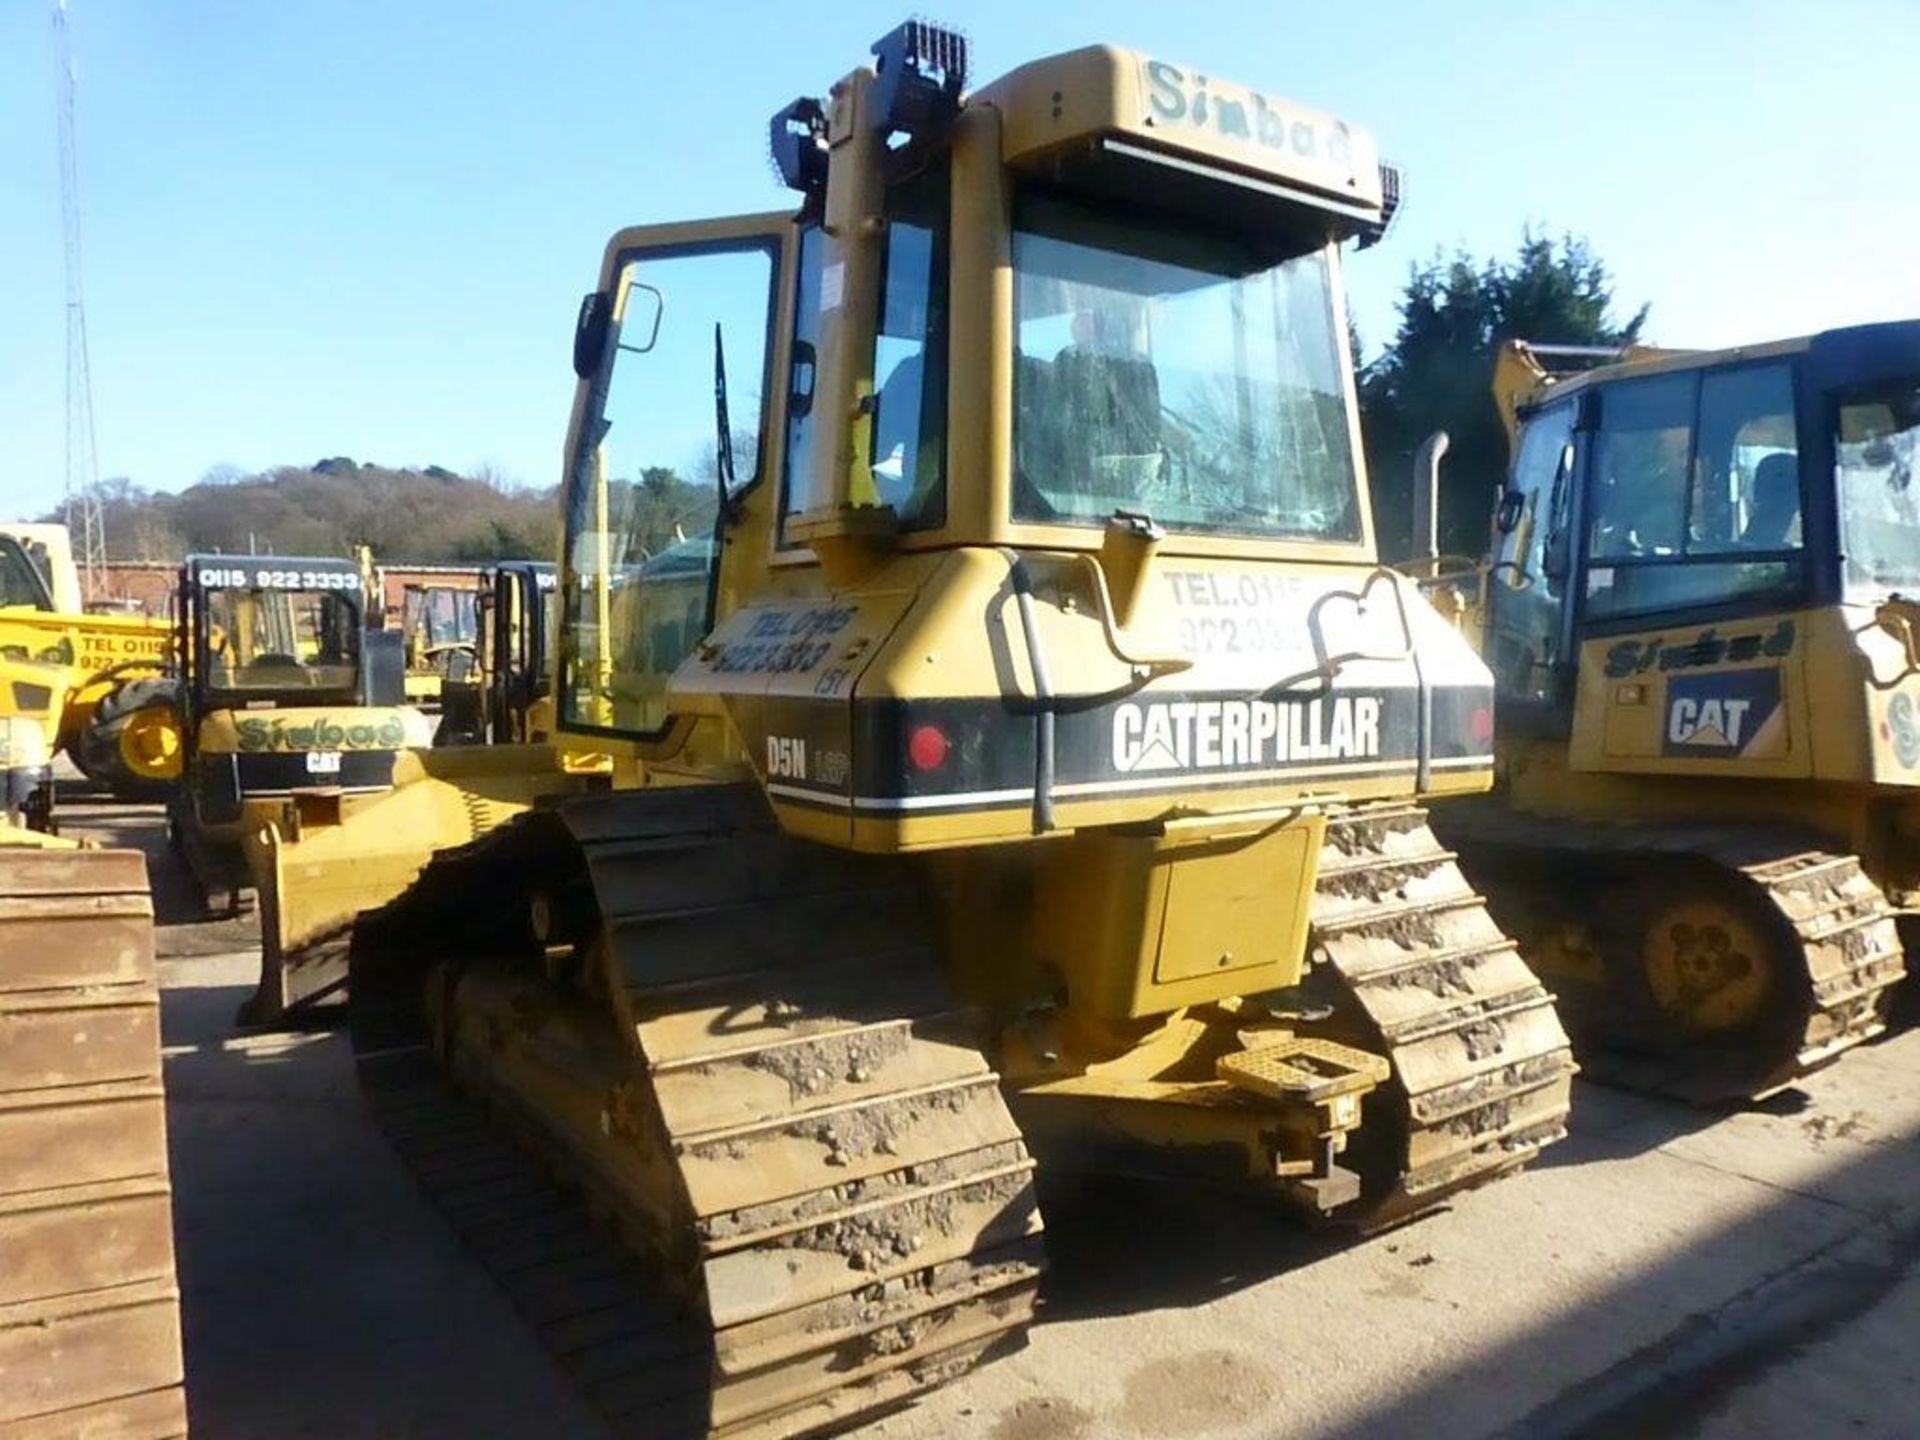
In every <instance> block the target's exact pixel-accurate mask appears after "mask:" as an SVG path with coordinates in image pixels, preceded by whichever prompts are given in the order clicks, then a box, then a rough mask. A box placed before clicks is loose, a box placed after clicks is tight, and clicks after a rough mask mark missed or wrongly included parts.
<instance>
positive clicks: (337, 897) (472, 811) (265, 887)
mask: <svg viewBox="0 0 1920 1440" xmlns="http://www.w3.org/2000/svg"><path fill="white" fill-rule="evenodd" d="M365 568H366V567H363V570H364V569H365ZM552 583H553V567H551V566H537V565H533V564H531V563H521V564H508V565H502V566H499V567H497V569H496V571H495V574H494V577H493V581H492V587H491V589H490V591H489V592H488V593H485V594H482V595H480V596H479V597H478V598H479V599H480V600H481V601H482V602H483V608H482V609H481V611H480V614H481V616H482V618H483V619H484V620H485V621H486V622H487V624H486V626H485V627H484V628H482V629H480V630H478V631H477V632H476V639H477V640H478V642H479V657H478V660H477V662H475V663H472V664H469V663H463V661H462V659H461V658H459V657H455V658H454V663H453V666H452V673H451V674H450V676H449V684H450V686H451V687H452V688H451V690H450V691H449V692H448V694H447V701H446V704H445V706H443V710H442V714H441V717H440V722H439V727H438V729H437V730H436V731H435V732H434V735H433V737H432V738H433V742H434V746H435V748H433V749H424V748H420V746H421V744H422V739H421V737H420V736H419V735H418V734H415V735H413V736H412V737H410V738H409V740H408V742H407V743H408V745H409V746H410V747H413V748H409V749H407V750H405V751H403V752H401V753H399V754H397V755H396V756H395V757H394V761H393V766H392V771H391V778H390V784H389V785H388V786H386V787H383V788H382V789H381V790H380V791H378V792H368V793H365V794H362V795H360V796H359V797H358V798H357V799H355V800H354V801H353V802H352V803H341V800H340V798H339V797H337V796H335V795H334V794H332V793H330V792H329V791H328V789H327V788H326V787H324V786H313V787H308V788H302V789H299V790H296V791H293V792H290V793H289V794H287V795H286V796H285V797H284V798H277V799H274V800H272V801H271V802H270V803H267V804H264V805H262V806H259V807H256V808H255V809H254V811H253V813H252V814H251V816H250V823H249V824H248V826H247V827H246V830H245V833H244V835H243V836H242V850H243V853H244V857H245V861H246V871H247V874H248V877H249V879H250V881H251V883H252V885H253V888H254V889H255V890H256V892H257V893H258V895H259V900H260V943H261V970H260V982H259V985H258V987H257V988H256V990H255V993H254V995H253V996H252V997H251V998H249V999H248V1001H247V1002H246V1004H245V1005H243V1006H242V1008H241V1011H240V1022H241V1023H242V1024H244V1025H249V1026H277V1025H288V1024H293V1023H306V1022H308V1021H312V1020H315V1019H320V1018H324V1017H325V1016H327V1015H329V1014H337V1013H339V1011H338V1006H339V1002H340V1001H341V1000H343V999H344V998H345V995H344V988H343V987H344V982H345V980H346V952H347V941H348V937H349V935H350V932H351V929H352V925H353V920H354V917H355V916H356V915H357V914H358V913H359V912H360V911H362V910H367V909H371V908H374V907H376V906H379V905H382V904H385V903H386V902H387V901H389V900H391V899H392V898H393V897H394V896H396V895H398V894H400V893H401V892H402V891H404V890H405V889H406V887H407V886H408V885H409V884H411V883H412V881H413V879H414V877H415V876H417V875H418V874H419V872H420V869H421V867H422V866H424V865H425V864H426V863H427V860H428V859H429V857H430V856H432V855H433V853H434V852H435V851H438V850H446V849H451V848H454V847H457V846H461V845H465V844H467V843H469V842H470V841H472V840H474V839H475V838H477V837H478V836H480V835H482V834H484V833H486V832H487V831H488V830H490V829H492V828H493V827H494V826H496V825H498V824H500V823H501V822H503V821H505V820H507V819H509V818H511V817H513V816H515V815H518V814H521V813H522V812H524V811H525V810H526V809H527V808H528V807H529V806H531V805H533V804H534V803H535V802H536V801H538V800H540V799H541V798H543V797H557V796H562V795H569V794H574V793H577V792H579V791H580V790H581V789H582V788H584V787H585V786H587V785H588V784H590V783H593V782H592V781H591V779H590V778H589V777H591V776H592V775H594V774H597V773H602V772H604V770H605V768H606V765H605V760H604V757H599V758H598V759H597V761H596V758H595V757H574V756H563V755H560V754H559V753H557V752H556V751H555V750H554V748H553V746H552V745H551V743H550V739H551V729H552V701H551V699H550V698H548V695H547V685H546V680H545V674H544V669H543V667H544V664H545V657H546V656H547V654H548V653H550V652H549V650H548V634H549V631H550V629H551V626H550V624H549V622H548V620H547V618H546V617H547V616H548V614H549V613H550V612H549V608H548V607H547V605H546V604H545V603H544V599H543V597H544V594H545V591H546V590H548V589H551V586H552ZM398 639H399V636H398V633H397V632H386V633H385V634H384V635H383V634H380V633H379V632H374V633H373V635H372V637H371V638H370V639H369V643H370V644H371V643H379V642H380V641H387V640H393V641H397V640H398ZM409 713H414V712H409ZM423 723H424V722H423ZM476 742H484V743H476ZM323 1007H324V1008H323Z"/></svg>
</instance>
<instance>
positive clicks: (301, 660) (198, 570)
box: [178, 556, 363, 715]
mask: <svg viewBox="0 0 1920 1440" xmlns="http://www.w3.org/2000/svg"><path fill="white" fill-rule="evenodd" d="M362 605H363V600H362V595H361V590H360V572H359V570H358V569H357V568H355V567H354V566H353V565H352V564H351V563H350V562H347V561H343V560H301V559H280V558H278V557H276V558H274V559H271V560H258V559H245V560H242V559H238V558H236V557H233V556H195V557H192V558H190V559H189V560H188V561H187V563H186V565H185V566H184V567H183V568H182V570H181V578H180V605H179V611H178V615H179V620H178V623H179V625H180V627H181V631H182V633H181V635H180V637H179V642H178V644H179V650H180V653H181V654H183V655H185V656H186V657H187V662H186V675H187V682H188V683H187V694H188V699H189V704H190V706H191V707H192V709H193V711H194V712H195V713H197V714H201V715H204V714H207V713H209V712H211V711H215V710H223V709H258V708H270V707H273V706H276V705H295V704H298V705H308V704H326V703H334V704H352V703H355V702H356V701H357V700H358V699H359V695H360V677H361V667H360V642H361V635H362V630H363V623H362V614H363V610H362Z"/></svg>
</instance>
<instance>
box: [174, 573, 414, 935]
mask: <svg viewBox="0 0 1920 1440" xmlns="http://www.w3.org/2000/svg"><path fill="white" fill-rule="evenodd" d="M363 594H364V592H363V588H362V577H361V571H360V569H359V568H358V567H357V566H356V565H355V564H354V563H353V562H351V561H347V560H333V559H313V558H295V557H285V556H271V557H262V556H235V555H190V556H188V557H187V560H186V562H185V564H183V565H182V566H181V570H180V582H179V592H178V597H177V601H176V611H177V616H178V630H177V635H176V639H175V652H176V654H177V655H178V656H179V661H180V673H179V677H178V680H177V681H176V682H174V683H173V684H172V685H171V686H170V687H169V688H168V689H167V690H166V691H164V692H155V693H152V694H149V695H146V696H145V697H143V699H142V702H141V708H142V709H144V710H148V711H152V712H155V713H158V714H160V715H162V716H164V717H165V719H164V721H163V722H157V723H168V724H172V725H174V726H175V727H176V728H177V730H178V732H179V734H180V737H181V755H180V779H179V783H178V784H177V785H175V786H174V787H173V790H172V793H171V795H170V797H169V800H168V826H169V831H170V834H171V837H172V839H173V842H174V844H175V846H176V848H178V849H179V851H180V852H181V854H182V855H183V857H184V858H185V859H186V861H187V864H188V867H189V869H190V870H191V871H192V873H193V876H194V879H195V882H196V884H197V885H198V886H199V888H200V890H201V893H202V894H203V895H204V896H205V898H206V902H207V905H208V907H209V908H210V909H214V910H221V909H226V910H232V909H234V908H236V907H237V906H238V905H239V903H240V899H241V896H242V893H243V892H244V891H245V890H247V889H249V888H252V879H251V876H250V874H249V870H248V867H247V864H246V859H245V841H246V838H247V837H248V835H249V834H250V833H251V832H252V831H253V830H254V829H255V828H256V827H257V826H258V825H259V824H260V823H262V821H263V820H265V819H267V818H269V817H271V816H274V815H277V814H278V813H279V812H280V810H281V807H282V806H283V805H285V804H287V803H290V802H291V803H294V804H296V805H298V804H307V805H310V806H311V807H313V808H314V809H316V810H332V811H339V810H342V809H347V808H351V807H353V806H355V805H357V804H360V803H363V802H364V800H365V798H366V797H369V796H373V795H378V794H381V793H384V792H385V791H387V790H389V789H391V788H392V786H393V784H394V773H395V769H396V766H397V765H398V764H399V761H400V757H401V756H402V754H403V753H404V752H405V751H406V750H407V749H408V747H410V746H414V745H421V744H425V743H426V742H427V739H428V738H429V731H428V728H427V725H426V722H425V720H424V718H423V717H422V716H420V715H419V714H418V712H415V711H412V710H409V709H407V708H406V707H405V706H403V705H402V704H400V690H401V685H400V664H399V658H398V647H397V645H395V644H393V643H391V642H392V641H393V640H396V639H397V637H392V636H388V635H386V634H384V633H383V632H379V631H369V630H367V629H366V628H365V626H364V623H363V610H362V604H363Z"/></svg>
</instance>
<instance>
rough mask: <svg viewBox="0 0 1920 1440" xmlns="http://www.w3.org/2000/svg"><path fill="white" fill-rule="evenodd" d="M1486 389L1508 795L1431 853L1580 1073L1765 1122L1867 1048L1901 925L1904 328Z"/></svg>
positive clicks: (1485, 618) (1468, 813) (1460, 816)
mask: <svg viewBox="0 0 1920 1440" xmlns="http://www.w3.org/2000/svg"><path fill="white" fill-rule="evenodd" d="M1593 358H1598V359H1600V360H1602V361H1605V360H1606V358H1607V357H1604V356H1600V357H1593ZM1530 366H1532V367H1533V370H1534V373H1533V375H1532V377H1531V383H1530V384H1528V383H1526V382H1525V379H1524V377H1525V376H1526V374H1527V371H1528V368H1529V367H1530ZM1498 375H1499V378H1497V379H1496V388H1497V389H1500V390H1503V391H1504V392H1505V394H1506V395H1508V396H1512V397H1513V399H1514V403H1513V404H1512V412H1513V414H1514V418H1515V420H1516V422H1517V428H1516V429H1515V431H1514V432H1513V434H1514V446H1513V462H1512V471H1511V474H1510V475H1509V477H1508V479H1507V482H1506V484H1505V487H1504V489H1503V490H1502V492H1501V493H1500V496H1499V500H1498V504H1497V507H1496V513H1495V516H1494V524H1493V553H1492V556H1491V559H1490V561H1488V562H1486V563H1484V564H1483V565H1482V566H1481V567H1480V580H1479V584H1478V587H1477V593H1475V594H1474V595H1472V596H1471V597H1470V598H1469V600H1468V603H1467V606H1466V610H1467V613H1468V615H1469V617H1470V621H1469V628H1470V629H1475V630H1478V631H1480V632H1481V649H1482V652H1483V653H1484V655H1485V657H1486V659H1487V661H1488V663H1489V665H1490V666H1491V667H1492V670H1493V675H1494V683H1495V687H1496V693H1497V695H1498V717H1499V723H1498V729H1497V733H1498V736H1499V741H1498V745H1497V750H1498V753H1499V757H1500V764H1499V783H1498V788H1497V789H1496V791H1495V793H1494V795H1493V796H1492V797H1490V798H1488V799H1487V800H1483V801H1474V802H1466V803H1463V804H1461V805H1459V806H1449V807H1447V808H1445V809H1444V810H1443V811H1442V812H1441V813H1439V814H1438V815H1437V817H1436V821H1435V828H1436V829H1437V830H1438V831H1439V833H1440V834H1441V836H1442V838H1443V839H1445V840H1446V841H1447V843H1449V844H1450V845H1452V846H1454V847H1455V848H1457V849H1458V850H1459V851H1460V853H1461V856H1462V863H1463V864H1464V866H1465V868H1466V870H1467V874H1468V877H1469V878H1470V879H1471V880H1472V881H1473V882H1474V884H1475V885H1476V886H1478V887H1479V888H1480V889H1482V890H1483V891H1485V892H1486V894H1487V896H1488V900H1489V903H1490V904H1491V905H1492V906H1493V910H1494V913H1495V915H1496V916H1497V917H1498V918H1499V920H1500V922H1501V924H1502V926H1503V927H1504V928H1505V929H1507V930H1508V931H1509V932H1510V933H1512V934H1515V935H1516V936H1518V937H1519V938H1520V939H1521V942H1522V950H1523V953H1525V954H1526V955H1527V957H1528V959H1529V960H1530V961H1531V962H1532V963H1533V964H1534V965H1536V966H1537V967H1538V968H1540V969H1541V970H1542V971H1543V972H1544V973H1545V975H1546V976H1547V978H1548V979H1549V981H1550V983H1551V984H1552V985H1553V986H1554V988H1555V990H1556V992H1557V994H1558V995H1559V996H1560V998H1561V1002H1562V1008H1563V1011H1564V1013H1565V1014H1566V1016H1567V1018H1568V1023H1569V1025H1570V1026H1571V1027H1572V1028H1573V1029H1574V1033H1575V1038H1576V1040H1578V1041H1580V1042H1581V1044H1582V1046H1583V1049H1582V1061H1583V1063H1584V1064H1585V1065H1587V1067H1588V1068H1589V1069H1590V1070H1595V1071H1597V1072H1598V1073H1599V1074H1600V1075H1602V1076H1603V1077H1605V1078H1612V1079H1616V1080H1619V1081H1621V1082H1622V1083H1627V1084H1632V1085H1637V1086H1640V1087H1643V1088H1649V1089H1654V1090H1658V1091H1665V1092H1668V1093H1672V1094H1675V1095H1678V1096H1681V1097H1684V1098H1688V1099H1692V1100H1696V1101H1701V1102H1715V1101H1725V1100H1736V1099H1745V1098H1755V1097H1762V1096H1765V1095H1767V1094H1769V1093H1771V1092H1772V1091H1775V1090H1777V1089H1779V1088H1781V1087H1783V1086H1786V1085H1790V1084H1791V1083H1793V1082H1794V1081H1795V1080H1796V1079H1798V1078H1800V1077H1801V1076H1803V1075H1805V1074H1806V1073H1808V1072H1809V1071H1810V1070H1813V1069H1815V1068H1817V1067H1819V1066H1821V1065H1823V1064H1825V1063H1827V1062H1828V1061H1830V1060H1832V1059H1833V1058H1835V1057H1836V1056H1838V1055H1839V1054H1840V1053H1842V1052H1843V1051H1845V1050H1846V1049H1848V1048H1849V1047H1851V1046H1853V1045H1856V1044H1858V1043H1859V1042H1860V1041H1862V1040H1866V1039H1869V1038H1871V1037H1872V1036H1874V1035H1877V1034H1879V1033H1880V1031H1881V1030H1882V1028H1883V1025H1884V1013H1885V1009H1886V1002H1887V999H1888V990H1889V987H1891V986H1892V985H1894V983H1895V982H1896V981H1898V980H1899V979H1900V977H1901V975H1902V974H1903V971H1904V946H1903V943H1902V940H1901V934H1900V932H1901V929H1902V928H1903V927H1904V926H1905V925H1906V924H1907V917H1908V916H1909V915H1910V914H1911V913H1912V910H1913V906H1914V903H1915V900H1916V898H1920V768H1916V767H1920V739H1917V738H1915V737H1920V728H1916V726H1915V724H1914V723H1913V716H1914V712H1915V702H1916V699H1920V640H1917V639H1916V633H1917V632H1916V630H1915V620H1916V618H1920V610H1916V609H1915V604H1914V601H1913V600H1911V599H1910V598H1908V594H1909V592H1911V590H1912V589H1913V587H1915V586H1916V585H1920V510H1917V509H1916V504H1917V503H1920V502H1917V501H1916V499H1915V496H1914V494H1913V492H1912V491H1911V483H1912V477H1913V473H1914V467H1915V462H1916V460H1917V459H1920V323H1912V322H1909V323H1905V324H1887V325H1869V326H1862V327H1857V328H1853V329H1847V330H1835V331H1829V332H1827V333H1824V334H1820V335H1815V336H1812V337H1808V338H1803V339H1797V340H1789V341H1782V342H1779V343H1775V344H1767V345H1757V346H1749V347H1745V348H1741V349H1737V350H1726V351H1717V352H1650V353H1648V352H1643V353H1641V354H1640V355H1638V356H1635V357H1630V358H1626V359H1621V360H1617V361H1614V362H1612V363H1602V364H1600V365H1598V366H1597V367H1596V368H1588V369H1586V370H1585V371H1584V373H1574V374H1565V373H1563V374H1561V375H1558V376H1556V375H1555V374H1553V373H1551V372H1550V371H1549V370H1548V369H1547V368H1546V367H1545V366H1543V365H1539V364H1537V362H1536V361H1535V360H1534V351H1533V350H1531V349H1530V348H1529V347H1525V346H1511V345H1510V346H1509V347H1508V351H1507V355H1506V357H1505V358H1504V360H1503V368H1502V369H1501V371H1500V372H1498ZM1516 378H1519V379H1520V383H1518V384H1516V383H1515V382H1516ZM1516 392H1518V393H1517V394H1516ZM1503 408H1505V407H1504V406H1503ZM1464 563H1465V565H1468V566H1470V565H1471V564H1472V562H1464ZM1459 568H1460V567H1456V570H1458V569H1459ZM1465 588H1467V589H1469V590H1473V589H1474V588H1475V587H1473V586H1467V587H1465Z"/></svg>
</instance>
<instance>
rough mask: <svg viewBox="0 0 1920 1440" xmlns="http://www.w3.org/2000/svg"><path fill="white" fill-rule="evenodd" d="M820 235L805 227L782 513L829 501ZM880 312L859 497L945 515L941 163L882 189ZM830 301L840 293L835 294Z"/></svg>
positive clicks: (939, 517)
mask: <svg viewBox="0 0 1920 1440" xmlns="http://www.w3.org/2000/svg"><path fill="white" fill-rule="evenodd" d="M824 252H825V244H824V242H823V240H822V238H821V234H820V231H819V230H818V228H817V227H809V228H808V229H807V230H806V231H805V232H804V234H803V235H802V237H801V242H800V266H799V278H798V281H797V286H798V288H797V290H796V293H795V297H794V298H795V301H796V303H795V307H794V328H793V338H794V346H793V363H792V375H791V377H790V380H789V386H790V395H791V400H790V403H789V405H788V412H787V415H788V418H787V449H786V461H785V465H786V476H785V478H784V485H783V489H782V502H781V507H780V514H781V532H782V536H783V543H791V542H787V541H785V540H784V535H785V531H786V525H787V522H788V521H789V520H790V519H791V518H792V517H793V516H795V515H800V514H804V513H805V512H806V511H808V510H811V509H814V508H816V507H818V506H821V505H824V504H825V503H827V495H826V494H825V493H824V491H823V490H822V488H821V486H822V479H823V477H821V476H818V475H816V474H814V473H813V470H812V440H813V427H814V423H815V417H814V413H813V386H814V381H815V369H816V365H817V359H818V356H817V349H816V347H817V346H818V345H819V343H820V316H821V299H822V295H821V289H822V281H823V268H822V267H823V259H824ZM881 265H882V270H881V280H880V313H879V323H878V325H877V326H876V328H875V334H874V345H873V397H872V399H871V401H870V402H869V403H868V404H867V405H866V406H865V407H864V413H863V415H862V418H861V419H860V420H858V421H857V422H856V424H860V425H865V426H866V427H867V470H866V473H865V475H864V476H856V477H855V479H854V482H853V500H854V503H855V504H863V505H887V506H891V507H892V509H893V513H894V515H895V517H896V518H897V519H898V521H899V524H900V527H901V528H902V529H904V530H914V529H931V528H934V527H937V526H939V525H941V524H943V523H945V521H946V515H947V492H946V467H947V442H946V415H947V172H946V170H945V169H944V168H939V167H936V168H934V169H931V170H928V171H926V172H924V173H923V174H921V175H919V176H916V177H915V178H913V179H911V180H907V181H904V182H902V183H900V184H898V185H895V186H894V187H893V188H892V189H891V190H890V191H889V193H888V196H887V241H886V250H885V252H884V254H883V256H882V260H881ZM835 303H836V304H837V303H838V302H835Z"/></svg>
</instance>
